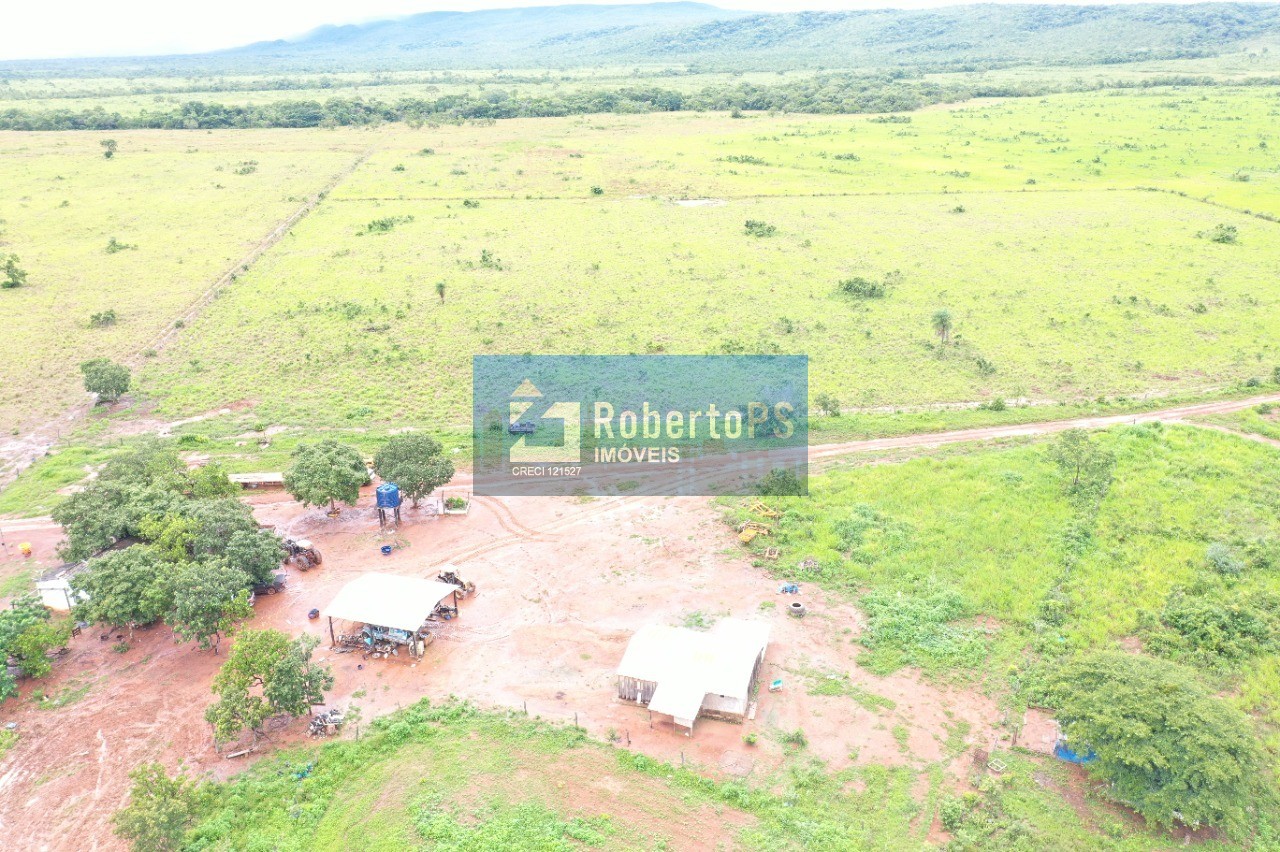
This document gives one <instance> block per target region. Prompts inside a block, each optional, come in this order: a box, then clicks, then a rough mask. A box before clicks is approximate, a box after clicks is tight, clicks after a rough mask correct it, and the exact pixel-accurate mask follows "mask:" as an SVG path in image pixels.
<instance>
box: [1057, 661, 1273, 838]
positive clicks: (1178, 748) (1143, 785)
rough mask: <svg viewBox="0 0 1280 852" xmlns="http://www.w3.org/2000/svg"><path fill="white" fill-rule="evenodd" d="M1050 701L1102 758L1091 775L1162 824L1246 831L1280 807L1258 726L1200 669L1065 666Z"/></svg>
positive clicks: (1164, 664) (1149, 664) (1079, 745)
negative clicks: (1270, 803)
mask: <svg viewBox="0 0 1280 852" xmlns="http://www.w3.org/2000/svg"><path fill="white" fill-rule="evenodd" d="M1050 696H1051V698H1052V700H1053V702H1054V706H1055V707H1056V708H1057V713H1058V721H1059V722H1060V723H1061V725H1062V728H1063V731H1064V733H1065V734H1066V736H1067V738H1068V741H1069V742H1070V743H1071V746H1072V748H1074V749H1075V751H1076V752H1078V753H1083V752H1085V751H1088V750H1090V749H1092V750H1093V751H1095V752H1096V753H1097V760H1096V761H1095V762H1093V763H1090V764H1089V769H1090V771H1091V772H1094V773H1096V774H1097V775H1100V776H1101V777H1103V778H1105V779H1106V780H1107V781H1109V782H1111V787H1110V794H1111V795H1112V796H1114V797H1115V798H1116V799H1118V800H1119V801H1122V802H1125V803H1128V804H1130V805H1132V806H1133V808H1134V809H1136V810H1137V811H1138V812H1139V813H1141V814H1142V815H1143V816H1144V817H1146V818H1147V819H1148V820H1149V821H1151V822H1153V823H1156V824H1158V825H1162V826H1166V827H1168V826H1172V825H1173V824H1174V823H1175V822H1177V821H1181V822H1184V823H1186V824H1188V825H1193V826H1194V825H1202V824H1207V825H1213V826H1217V827H1220V828H1223V829H1226V830H1228V831H1233V832H1239V831H1244V830H1246V829H1247V827H1248V826H1249V825H1250V823H1251V822H1252V821H1253V819H1254V809H1255V808H1260V807H1261V806H1262V803H1263V802H1264V801H1267V800H1269V799H1273V794H1271V793H1270V792H1269V787H1268V783H1269V782H1268V780H1267V777H1266V776H1267V769H1266V767H1265V764H1264V761H1263V758H1262V755H1261V751H1260V749H1259V746H1258V741H1257V738H1256V736H1255V734H1254V732H1253V730H1252V727H1251V725H1250V722H1249V720H1248V718H1247V717H1246V716H1245V715H1244V714H1243V713H1241V712H1240V711H1239V710H1238V709H1236V708H1234V707H1232V706H1231V705H1230V704H1228V703H1227V702H1225V701H1223V700H1222V699H1220V698H1217V697H1215V696H1213V695H1212V694H1210V692H1209V691H1208V690H1207V689H1206V688H1205V687H1204V686H1203V685H1202V684H1201V682H1200V681H1199V679H1198V678H1197V675H1196V673H1195V672H1194V671H1193V670H1192V669H1189V668H1186V667H1184V666H1180V665H1178V664H1176V663H1172V662H1168V661H1166V660H1160V659H1156V658H1153V657H1147V656H1142V655H1138V654H1126V653H1121V652H1100V653H1094V654H1091V655H1088V656H1085V657H1082V658H1078V659H1076V660H1075V661H1073V662H1071V663H1069V664H1067V665H1066V666H1064V667H1063V668H1062V669H1061V670H1060V672H1059V673H1058V675H1057V676H1056V677H1055V678H1054V681H1053V682H1052V684H1051V687H1050Z"/></svg>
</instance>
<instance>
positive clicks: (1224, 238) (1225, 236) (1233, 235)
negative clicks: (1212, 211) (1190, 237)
mask: <svg viewBox="0 0 1280 852" xmlns="http://www.w3.org/2000/svg"><path fill="white" fill-rule="evenodd" d="M1196 236H1197V237H1200V238H1201V239H1205V240H1209V241H1210V242H1215V243H1223V244H1227V245H1230V244H1232V243H1235V242H1236V241H1238V240H1239V239H1240V232H1239V231H1238V230H1237V229H1236V226H1235V225H1214V226H1213V227H1212V228H1210V229H1209V230H1207V231H1199V232H1197V233H1196Z"/></svg>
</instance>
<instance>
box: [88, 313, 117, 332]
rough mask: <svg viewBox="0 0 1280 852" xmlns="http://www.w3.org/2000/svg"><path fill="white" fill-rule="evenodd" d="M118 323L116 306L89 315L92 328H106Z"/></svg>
mask: <svg viewBox="0 0 1280 852" xmlns="http://www.w3.org/2000/svg"><path fill="white" fill-rule="evenodd" d="M115 324H116V310H115V308H107V309H106V310H105V311H99V312H98V313H96V314H91V315H90V316H89V327H90V328H106V327H107V326H109V325H115Z"/></svg>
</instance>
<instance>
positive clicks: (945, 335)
mask: <svg viewBox="0 0 1280 852" xmlns="http://www.w3.org/2000/svg"><path fill="white" fill-rule="evenodd" d="M933 330H934V332H935V333H936V334H937V335H938V337H940V338H942V342H943V343H947V342H949V341H950V340H951V312H950V311H947V310H941V311H938V312H937V313H935V314H934V315H933Z"/></svg>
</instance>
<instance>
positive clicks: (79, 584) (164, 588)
mask: <svg viewBox="0 0 1280 852" xmlns="http://www.w3.org/2000/svg"><path fill="white" fill-rule="evenodd" d="M174 568H175V566H174V565H173V563H170V562H166V561H165V560H163V559H162V558H161V557H160V556H159V554H157V553H156V552H155V551H154V550H153V549H152V548H150V547H149V546H147V545H135V546H134V547H130V548H128V549H126V550H117V551H113V552H111V553H107V554H104V555H102V556H99V557H97V558H95V559H92V560H90V561H89V564H88V565H87V566H85V569H84V570H83V571H81V572H79V573H78V574H75V575H74V576H73V577H72V578H71V589H72V591H73V592H74V593H76V594H80V593H83V594H84V595H85V596H86V597H85V599H84V600H81V601H79V602H78V603H77V604H76V605H75V608H74V612H75V614H76V616H77V617H78V618H81V619H83V620H85V621H88V622H92V623H95V624H109V625H113V626H120V627H124V626H127V627H129V628H130V630H132V629H133V627H135V626H137V625H144V624H153V623H155V622H157V621H159V620H160V619H161V618H163V617H164V616H165V614H166V613H168V612H169V611H170V609H171V607H172V605H173V595H172V584H171V583H170V582H169V578H170V576H171V575H172V574H173V571H174Z"/></svg>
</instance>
